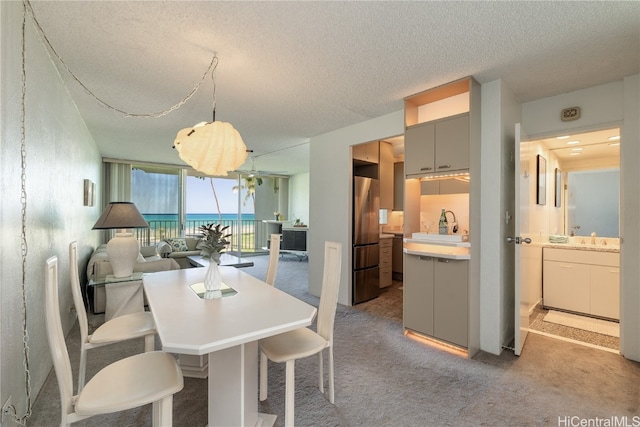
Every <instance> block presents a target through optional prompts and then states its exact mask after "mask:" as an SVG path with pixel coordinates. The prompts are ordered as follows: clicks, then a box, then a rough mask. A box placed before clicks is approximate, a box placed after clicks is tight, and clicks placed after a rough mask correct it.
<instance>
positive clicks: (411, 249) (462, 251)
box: [403, 238, 471, 260]
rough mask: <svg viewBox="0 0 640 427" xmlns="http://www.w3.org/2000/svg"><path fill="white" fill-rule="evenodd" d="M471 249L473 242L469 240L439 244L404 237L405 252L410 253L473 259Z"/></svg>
mask: <svg viewBox="0 0 640 427" xmlns="http://www.w3.org/2000/svg"><path fill="white" fill-rule="evenodd" d="M470 249H471V243H469V242H459V243H453V242H447V243H445V244H439V243H435V242H432V241H426V240H419V239H408V238H407V239H404V250H403V252H404V253H405V254H409V255H419V256H428V257H434V258H445V259H457V260H467V259H471V254H470Z"/></svg>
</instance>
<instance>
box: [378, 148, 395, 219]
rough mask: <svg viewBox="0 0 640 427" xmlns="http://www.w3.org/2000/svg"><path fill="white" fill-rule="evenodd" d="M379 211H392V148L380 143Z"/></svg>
mask: <svg viewBox="0 0 640 427" xmlns="http://www.w3.org/2000/svg"><path fill="white" fill-rule="evenodd" d="M379 179H380V209H389V210H393V146H392V145H391V143H389V142H386V141H380V178H379Z"/></svg>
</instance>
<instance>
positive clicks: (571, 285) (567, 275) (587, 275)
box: [542, 244, 620, 320]
mask: <svg viewBox="0 0 640 427" xmlns="http://www.w3.org/2000/svg"><path fill="white" fill-rule="evenodd" d="M542 253H543V268H542V276H543V278H542V295H543V305H544V306H545V307H546V308H557V309H561V310H567V311H572V312H576V313H582V314H586V315H589V316H596V317H604V318H608V319H615V320H618V319H620V250H619V247H615V246H612V245H588V244H545V245H544V246H543V252H542Z"/></svg>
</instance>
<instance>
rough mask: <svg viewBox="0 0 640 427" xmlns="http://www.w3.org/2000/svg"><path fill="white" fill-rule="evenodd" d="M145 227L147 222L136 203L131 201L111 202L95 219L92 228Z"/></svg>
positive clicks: (147, 225)
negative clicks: (96, 219)
mask: <svg viewBox="0 0 640 427" xmlns="http://www.w3.org/2000/svg"><path fill="white" fill-rule="evenodd" d="M146 227H149V224H148V223H147V221H145V220H144V218H143V217H142V214H140V211H139V210H138V208H137V207H136V205H134V204H133V203H131V202H111V203H109V205H108V206H107V207H106V208H105V209H104V211H103V212H102V215H100V218H98V221H96V224H95V225H94V226H93V230H109V229H113V228H146Z"/></svg>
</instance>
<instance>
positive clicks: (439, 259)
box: [438, 258, 449, 262]
mask: <svg viewBox="0 0 640 427" xmlns="http://www.w3.org/2000/svg"><path fill="white" fill-rule="evenodd" d="M438 262H449V260H448V259H447V258H438Z"/></svg>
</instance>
